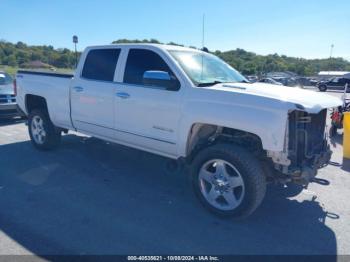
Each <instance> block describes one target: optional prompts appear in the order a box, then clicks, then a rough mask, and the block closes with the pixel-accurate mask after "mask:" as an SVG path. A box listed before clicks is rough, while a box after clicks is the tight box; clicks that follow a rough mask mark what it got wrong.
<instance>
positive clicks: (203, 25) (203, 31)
mask: <svg viewBox="0 0 350 262" xmlns="http://www.w3.org/2000/svg"><path fill="white" fill-rule="evenodd" d="M204 34H205V14H203V20H202V51H204ZM203 67H204V55H203V54H202V72H201V79H203Z"/></svg>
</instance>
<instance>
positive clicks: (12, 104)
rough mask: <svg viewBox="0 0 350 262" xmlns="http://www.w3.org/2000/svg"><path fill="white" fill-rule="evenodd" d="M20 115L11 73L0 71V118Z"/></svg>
mask: <svg viewBox="0 0 350 262" xmlns="http://www.w3.org/2000/svg"><path fill="white" fill-rule="evenodd" d="M18 115H19V112H18V110H17V103H16V96H15V91H14V86H13V79H12V77H11V76H10V75H9V74H7V73H5V72H3V71H0V118H11V117H15V116H18Z"/></svg>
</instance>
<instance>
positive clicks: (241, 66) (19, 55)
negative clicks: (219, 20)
mask: <svg viewBox="0 0 350 262" xmlns="http://www.w3.org/2000/svg"><path fill="white" fill-rule="evenodd" d="M120 43H152V44H162V43H161V42H160V41H158V40H157V39H149V40H148V39H144V40H138V39H135V40H130V39H119V40H116V41H114V42H113V44H120ZM168 44H170V45H176V46H183V45H181V44H177V43H174V42H170V43H168ZM191 48H195V47H193V46H191ZM213 53H214V54H215V55H217V56H219V57H220V58H222V59H223V60H225V61H226V62H227V63H228V64H230V65H231V66H233V67H234V68H236V69H237V70H238V71H240V72H241V73H243V74H246V75H252V74H256V75H263V74H265V73H267V72H271V71H291V72H294V73H297V74H299V75H305V76H310V75H314V74H317V73H318V72H319V71H327V70H334V71H336V70H339V71H350V62H349V61H347V60H345V59H343V58H332V59H303V58H295V57H288V56H285V55H278V54H272V55H267V56H262V55H257V54H255V53H252V52H247V51H245V50H243V49H240V48H237V49H236V50H230V51H226V52H221V51H219V50H217V51H215V52H213ZM78 55H80V54H78ZM32 61H40V62H42V63H43V64H47V66H53V67H57V68H74V65H75V54H74V52H73V51H71V50H69V49H67V48H59V49H54V48H53V46H50V45H49V46H46V45H44V46H28V45H26V44H25V43H23V42H18V43H16V44H12V43H9V42H6V41H0V64H2V65H7V66H11V67H22V66H23V67H24V66H26V67H28V65H30V62H32Z"/></svg>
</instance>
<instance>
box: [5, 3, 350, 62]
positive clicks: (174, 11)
mask: <svg viewBox="0 0 350 262" xmlns="http://www.w3.org/2000/svg"><path fill="white" fill-rule="evenodd" d="M0 8H1V15H0V39H2V40H6V41H9V42H17V41H22V42H24V43H27V44H30V45H43V44H45V45H53V46H54V47H55V48H59V47H66V48H69V49H73V48H74V46H73V43H72V36H73V35H78V37H79V43H78V50H83V49H84V48H85V47H86V46H89V45H100V44H110V43H111V42H112V41H113V40H117V39H121V38H128V39H150V38H155V39H158V40H159V41H161V42H170V41H173V42H176V43H180V44H184V45H186V46H196V47H201V46H202V18H203V14H205V46H206V47H208V48H209V49H210V50H221V51H227V50H232V49H236V48H242V49H245V50H247V51H252V52H255V53H257V54H262V55H266V54H274V53H278V54H280V55H282V54H283V55H288V56H294V57H304V58H328V57H329V56H330V52H331V45H332V44H333V45H334V49H333V57H344V58H346V59H348V60H350V15H349V10H350V1H349V0H333V1H331V0H328V1H325V0H317V1H316V0H304V1H302V0H294V1H293V0H279V1H278V0H202V1H199V0H187V1H186V0H85V1H83V0H70V1H69V0H51V1H46V0H0Z"/></svg>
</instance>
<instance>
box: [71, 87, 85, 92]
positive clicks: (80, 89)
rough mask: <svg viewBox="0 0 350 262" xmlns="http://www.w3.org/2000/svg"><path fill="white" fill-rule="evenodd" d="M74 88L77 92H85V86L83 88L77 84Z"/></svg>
mask: <svg viewBox="0 0 350 262" xmlns="http://www.w3.org/2000/svg"><path fill="white" fill-rule="evenodd" d="M73 89H74V90H75V92H83V91H84V88H82V87H81V86H75V87H73Z"/></svg>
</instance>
